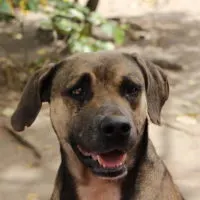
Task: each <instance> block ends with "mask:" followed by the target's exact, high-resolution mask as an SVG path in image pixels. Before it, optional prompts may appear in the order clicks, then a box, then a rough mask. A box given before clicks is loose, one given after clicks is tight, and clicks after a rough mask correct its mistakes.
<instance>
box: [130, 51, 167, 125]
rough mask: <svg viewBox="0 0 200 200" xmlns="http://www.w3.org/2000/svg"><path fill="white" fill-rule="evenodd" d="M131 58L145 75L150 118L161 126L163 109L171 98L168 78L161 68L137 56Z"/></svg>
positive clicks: (133, 55)
mask: <svg viewBox="0 0 200 200" xmlns="http://www.w3.org/2000/svg"><path fill="white" fill-rule="evenodd" d="M131 57H132V59H134V60H135V62H136V63H137V64H138V66H139V68H140V70H141V71H142V73H143V75H144V79H145V87H146V96H147V107H148V114H149V117H150V119H151V121H152V122H153V123H154V124H157V125H160V114H161V109H162V107H163V105H164V103H165V101H166V100H167V99H168V96H169V84H168V80H167V76H166V75H165V74H164V72H163V71H162V69H161V68H160V67H159V66H157V65H155V64H153V63H152V62H150V61H145V60H143V59H142V58H140V57H139V56H138V55H137V54H132V55H131Z"/></svg>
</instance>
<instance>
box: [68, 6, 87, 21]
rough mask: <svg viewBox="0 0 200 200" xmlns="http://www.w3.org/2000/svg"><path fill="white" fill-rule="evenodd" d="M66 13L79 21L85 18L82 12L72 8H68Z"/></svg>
mask: <svg viewBox="0 0 200 200" xmlns="http://www.w3.org/2000/svg"><path fill="white" fill-rule="evenodd" d="M67 13H68V16H71V17H72V18H75V19H78V20H80V21H83V20H85V16H84V14H83V13H81V12H80V11H79V10H76V9H74V8H71V9H69V10H68V11H67Z"/></svg>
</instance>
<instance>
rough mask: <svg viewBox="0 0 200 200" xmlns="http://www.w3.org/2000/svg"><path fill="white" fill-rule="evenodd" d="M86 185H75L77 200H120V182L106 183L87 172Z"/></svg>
mask: <svg viewBox="0 0 200 200" xmlns="http://www.w3.org/2000/svg"><path fill="white" fill-rule="evenodd" d="M87 180H88V181H87V183H85V184H77V185H78V188H77V192H78V196H79V200H93V199H94V200H111V199H113V200H120V185H121V184H120V182H119V181H107V180H103V179H100V178H98V177H95V176H94V175H92V174H91V173H90V172H88V176H87Z"/></svg>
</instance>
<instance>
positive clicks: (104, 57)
mask: <svg viewBox="0 0 200 200" xmlns="http://www.w3.org/2000/svg"><path fill="white" fill-rule="evenodd" d="M84 73H89V74H93V75H94V76H95V78H96V79H97V80H100V81H114V82H119V81H120V80H121V79H122V77H124V76H129V77H131V78H132V79H134V81H136V82H142V83H143V82H144V80H143V76H142V73H141V71H140V69H139V67H138V66H137V63H136V62H133V61H130V60H129V59H127V58H126V57H125V56H124V55H123V54H122V53H118V52H98V53H97V52H96V53H80V54H76V55H73V56H70V57H68V58H67V59H66V60H65V62H64V64H63V66H62V68H61V70H60V72H59V76H57V77H58V78H57V79H58V81H60V82H63V81H64V82H67V83H70V82H73V80H75V79H78V78H79V77H80V76H81V75H82V74H84Z"/></svg>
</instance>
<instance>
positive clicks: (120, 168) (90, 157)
mask: <svg viewBox="0 0 200 200" xmlns="http://www.w3.org/2000/svg"><path fill="white" fill-rule="evenodd" d="M73 149H74V151H75V153H76V154H77V156H78V158H79V159H80V161H81V162H82V163H83V164H84V165H86V166H87V167H89V168H90V169H91V171H92V172H93V173H94V174H96V175H98V176H101V177H104V178H107V179H117V178H121V177H124V176H125V175H126V174H127V168H126V165H125V162H126V158H127V153H126V152H124V151H121V150H119V149H113V150H110V151H106V152H103V153H98V152H90V151H87V150H85V149H84V148H83V147H81V146H80V145H76V146H75V147H74V148H73Z"/></svg>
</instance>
